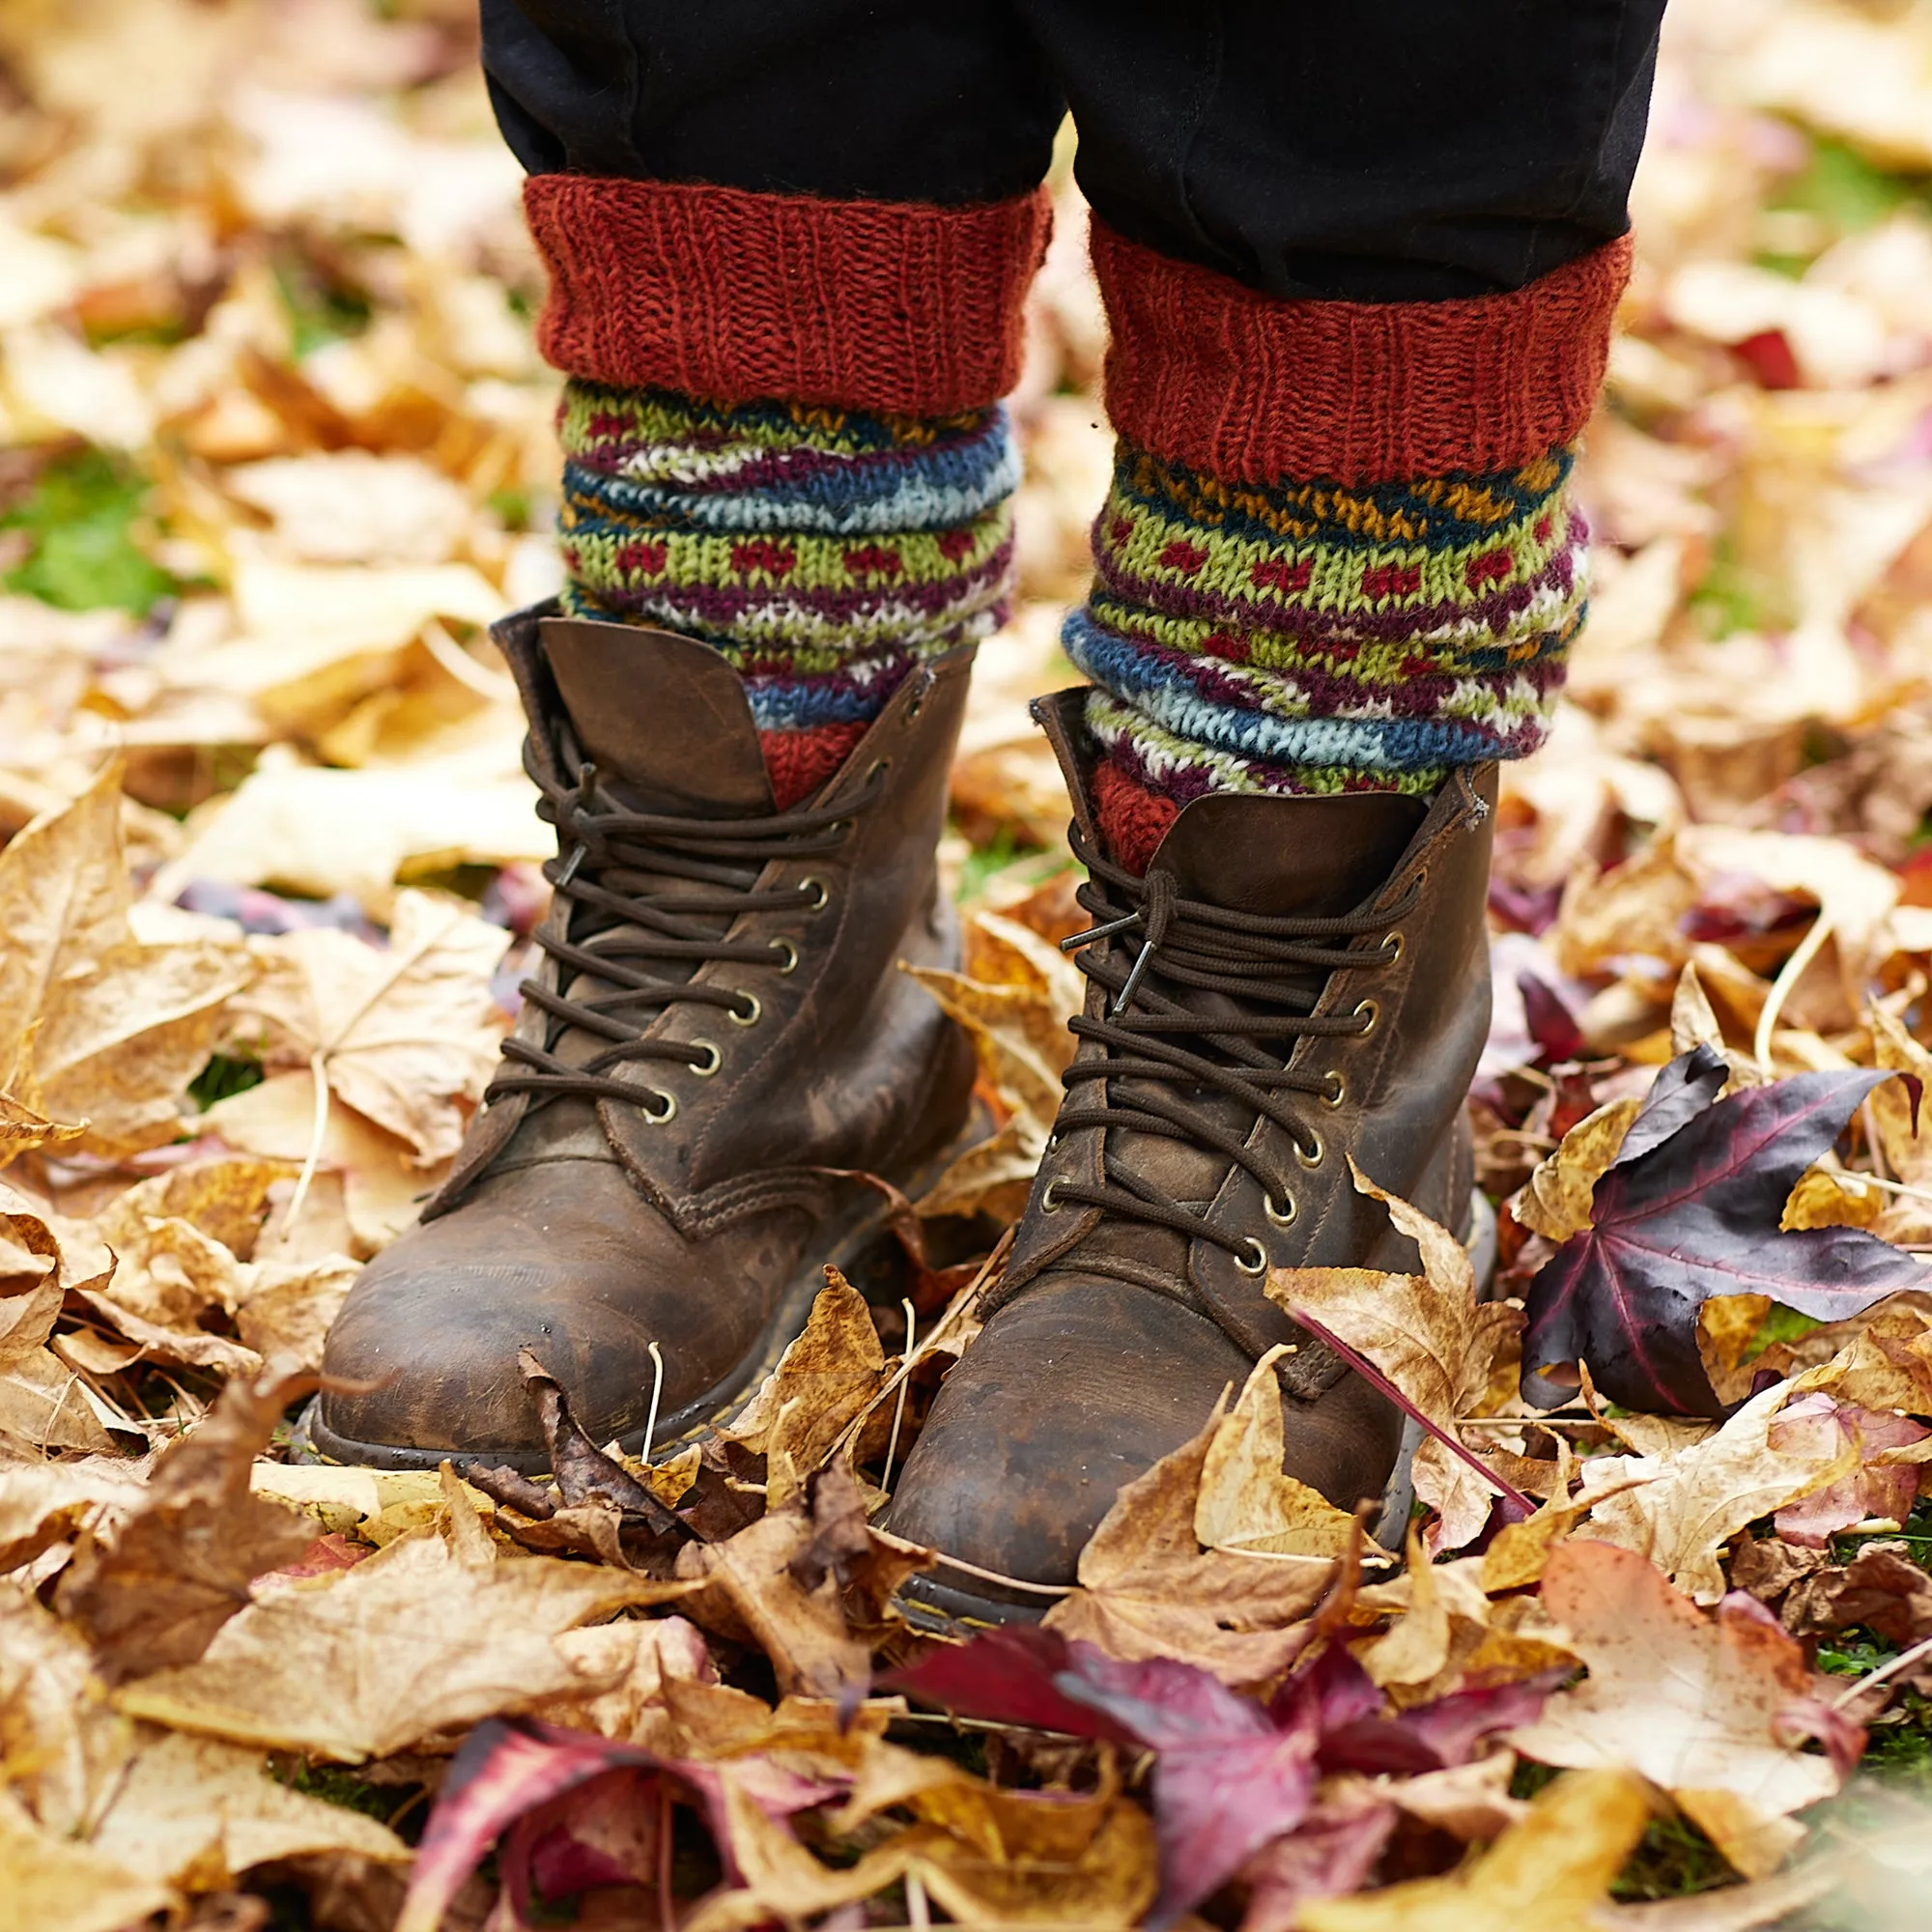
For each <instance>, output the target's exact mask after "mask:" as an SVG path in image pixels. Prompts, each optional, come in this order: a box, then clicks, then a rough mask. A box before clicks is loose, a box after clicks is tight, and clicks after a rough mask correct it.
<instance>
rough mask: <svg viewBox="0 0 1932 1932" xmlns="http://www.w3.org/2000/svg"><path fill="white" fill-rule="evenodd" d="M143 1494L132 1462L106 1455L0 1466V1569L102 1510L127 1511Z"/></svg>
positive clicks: (33, 1554)
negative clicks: (70, 1460)
mask: <svg viewBox="0 0 1932 1932" xmlns="http://www.w3.org/2000/svg"><path fill="white" fill-rule="evenodd" d="M146 1493H147V1489H146V1485H145V1484H144V1483H143V1481H142V1479H141V1474H140V1472H139V1469H138V1465H137V1464H134V1463H128V1462H123V1461H120V1460H119V1459H117V1458H112V1457H102V1456H89V1457H84V1458H83V1459H82V1460H80V1461H79V1462H74V1463H14V1464H11V1465H8V1466H4V1467H0V1573H4V1572H6V1571H9V1570H16V1569H18V1568H19V1566H20V1565H21V1564H23V1563H29V1562H32V1560H33V1559H34V1558H35V1557H36V1556H38V1555H39V1554H40V1553H41V1551H42V1550H43V1549H44V1548H47V1546H48V1545H49V1544H52V1543H57V1542H59V1541H60V1539H61V1538H62V1537H64V1536H71V1535H72V1534H73V1533H74V1532H75V1531H76V1530H78V1529H80V1528H82V1527H83V1526H84V1525H87V1524H89V1523H90V1522H98V1521H99V1518H100V1517H101V1515H102V1514H103V1513H105V1512H113V1513H117V1514H118V1513H122V1512H125V1511H127V1510H128V1509H129V1508H130V1507H132V1506H133V1505H134V1504H136V1503H138V1502H139V1501H140V1499H141V1498H142V1497H143V1496H144V1495H145V1494H146Z"/></svg>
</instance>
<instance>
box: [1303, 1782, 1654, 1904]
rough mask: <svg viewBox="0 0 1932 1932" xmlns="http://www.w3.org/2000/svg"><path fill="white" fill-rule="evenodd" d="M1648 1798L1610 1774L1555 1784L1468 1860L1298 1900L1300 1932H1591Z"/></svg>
mask: <svg viewBox="0 0 1932 1932" xmlns="http://www.w3.org/2000/svg"><path fill="white" fill-rule="evenodd" d="M1649 1821H1650V1800H1649V1797H1648V1795H1647V1794H1646V1793H1645V1791H1644V1788H1643V1784H1642V1782H1641V1780H1639V1779H1637V1778H1634V1777H1632V1776H1629V1774H1628V1773H1625V1772H1618V1771H1598V1772H1581V1773H1577V1774H1576V1775H1574V1776H1569V1777H1561V1778H1558V1779H1557V1781H1556V1782H1555V1783H1554V1784H1553V1785H1551V1786H1550V1787H1549V1789H1548V1791H1546V1792H1545V1793H1544V1794H1543V1796H1542V1797H1540V1798H1539V1799H1538V1800H1537V1801H1536V1803H1535V1804H1533V1805H1532V1806H1531V1807H1530V1811H1529V1815H1528V1816H1527V1817H1526V1818H1524V1819H1523V1820H1522V1822H1521V1823H1520V1824H1517V1825H1512V1826H1511V1827H1510V1829H1509V1830H1508V1831H1507V1832H1505V1833H1503V1835H1502V1836H1501V1837H1500V1838H1498V1839H1497V1840H1496V1842H1495V1844H1494V1845H1493V1846H1492V1847H1491V1849H1490V1850H1489V1851H1488V1852H1487V1853H1485V1854H1484V1855H1483V1857H1482V1858H1481V1859H1479V1860H1478V1861H1476V1862H1475V1863H1474V1864H1473V1865H1464V1866H1462V1867H1461V1868H1459V1869H1458V1870H1456V1871H1453V1872H1451V1873H1450V1874H1449V1875H1448V1876H1447V1877H1445V1878H1423V1879H1411V1880H1409V1881H1408V1883H1407V1884H1406V1885H1392V1886H1389V1887H1387V1888H1386V1889H1383V1890H1380V1891H1370V1892H1363V1893H1360V1894H1358V1895H1357V1896H1355V1897H1353V1898H1323V1899H1316V1900H1313V1901H1311V1902H1309V1903H1307V1904H1305V1905H1303V1906H1302V1907H1301V1912H1300V1917H1299V1918H1298V1920H1297V1921H1296V1922H1297V1923H1298V1924H1299V1925H1300V1926H1302V1927H1303V1928H1304V1932H1495V1928H1498V1927H1501V1926H1514V1925H1528V1924H1534V1925H1536V1926H1537V1927H1539V1928H1540V1932H1600V1928H1599V1922H1598V1919H1597V1916H1596V1915H1597V1912H1598V1910H1599V1909H1600V1908H1601V1907H1603V1906H1605V1905H1606V1904H1607V1903H1608V1901H1609V1890H1610V1882H1611V1880H1613V1879H1614V1878H1615V1877H1616V1876H1617V1874H1618V1873H1619V1872H1620V1871H1621V1870H1622V1869H1623V1865H1624V1861H1625V1860H1626V1859H1627V1858H1629V1856H1630V1854H1631V1852H1632V1851H1633V1850H1634V1847H1635V1845H1636V1841H1637V1840H1638V1839H1639V1838H1640V1837H1641V1836H1642V1835H1643V1829H1644V1827H1645V1825H1646V1824H1648V1823H1649Z"/></svg>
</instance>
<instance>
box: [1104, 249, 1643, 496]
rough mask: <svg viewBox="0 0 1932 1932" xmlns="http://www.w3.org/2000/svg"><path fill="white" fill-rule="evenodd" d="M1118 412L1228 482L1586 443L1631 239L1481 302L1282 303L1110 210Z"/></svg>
mask: <svg viewBox="0 0 1932 1932" xmlns="http://www.w3.org/2000/svg"><path fill="white" fill-rule="evenodd" d="M1093 249H1094V272H1095V274H1096V275H1097V276H1098V277H1099V282H1100V291H1101V294H1102V296H1103V297H1104V298H1105V300H1106V304H1107V316H1108V321H1109V323H1110V325H1111V327H1112V336H1111V341H1110V346H1109V348H1108V351H1107V365H1106V392H1107V414H1108V417H1109V419H1110V420H1111V421H1112V423H1113V425H1114V428H1115V430H1116V432H1117V433H1118V434H1119V435H1121V436H1122V437H1123V438H1125V439H1126V440H1128V441H1129V442H1131V443H1132V444H1133V445H1134V446H1135V447H1136V448H1139V449H1145V450H1151V451H1152V452H1153V453H1154V454H1155V455H1157V456H1161V457H1164V458H1166V459H1167V461H1169V462H1170V463H1178V464H1186V465H1188V466H1190V467H1191V468H1193V469H1200V470H1204V471H1206V472H1208V474H1210V475H1214V476H1219V477H1222V478H1224V479H1225V480H1227V481H1229V482H1236V481H1239V482H1247V483H1278V482H1280V481H1282V480H1283V479H1284V478H1304V477H1305V478H1311V479H1312V478H1318V477H1319V478H1322V479H1325V480H1327V481H1330V482H1336V483H1346V484H1349V485H1350V486H1353V487H1360V486H1364V485H1370V484H1378V483H1402V482H1407V481H1410V480H1412V479H1414V478H1416V477H1422V476H1477V475H1483V474H1486V473H1488V472H1490V471H1492V470H1498V469H1520V467H1521V466H1522V465H1524V464H1526V463H1532V462H1534V461H1535V460H1536V459H1537V458H1539V457H1540V456H1542V455H1544V454H1545V453H1546V452H1547V451H1548V450H1551V449H1554V448H1556V447H1558V446H1560V445H1561V444H1564V443H1568V442H1573V441H1575V440H1576V439H1577V436H1578V434H1580V432H1581V430H1582V428H1583V425H1584V424H1585V423H1586V422H1587V421H1588V420H1589V417H1590V412H1591V410H1592V409H1593V408H1594V407H1595V405H1596V400H1597V391H1598V390H1599V388H1600V387H1601V386H1602V384H1603V380H1604V370H1605V365H1606V364H1607V362H1608V360H1609V348H1610V321H1611V318H1612V316H1613V315H1614V314H1615V312H1616V306H1617V300H1618V298H1619V297H1620V296H1621V295H1622V293H1623V288H1624V284H1625V282H1626V281H1628V279H1629V277H1630V257H1631V243H1630V239H1629V237H1628V236H1626V237H1623V238H1621V239H1619V240H1617V241H1609V242H1606V243H1605V245H1604V246H1603V247H1601V248H1598V249H1596V250H1594V251H1593V252H1592V253H1590V254H1588V255H1585V256H1583V257H1581V258H1580V259H1579V260H1577V261H1575V262H1570V263H1566V264H1565V265H1564V267H1562V268H1560V269H1555V270H1551V271H1550V272H1549V273H1548V274H1547V275H1544V276H1542V277H1541V278H1540V279H1539V280H1537V281H1534V282H1531V283H1530V284H1529V286H1528V287H1527V288H1523V289H1518V290H1515V291H1513V292H1512V293H1510V294H1507V295H1496V296H1483V297H1479V298H1472V299H1469V300H1465V301H1436V302H1346V301H1281V300H1277V299H1274V298H1270V297H1267V296H1264V295H1258V294H1256V293H1255V292H1254V291H1253V290H1252V289H1247V288H1243V287H1242V286H1241V285H1240V284H1239V283H1238V282H1236V281H1233V280H1231V279H1230V278H1229V277H1228V276H1226V275H1220V274H1216V273H1215V272H1214V270H1211V269H1204V268H1200V267H1197V266H1196V265H1194V264H1192V263H1188V262H1175V261H1170V260H1169V259H1168V258H1167V257H1166V256H1164V255H1157V254H1155V253H1154V252H1153V250H1152V249H1151V248H1144V247H1142V246H1141V245H1140V244H1139V243H1138V242H1134V241H1127V240H1126V239H1125V238H1124V237H1122V236H1121V235H1118V234H1116V233H1115V232H1114V231H1113V230H1112V229H1110V228H1109V227H1108V226H1107V224H1106V223H1105V222H1104V221H1100V220H1098V219H1096V220H1095V221H1094V231H1093Z"/></svg>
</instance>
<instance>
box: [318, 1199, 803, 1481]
mask: <svg viewBox="0 0 1932 1932" xmlns="http://www.w3.org/2000/svg"><path fill="white" fill-rule="evenodd" d="M570 1166H571V1168H576V1167H579V1166H581V1167H582V1168H583V1169H584V1170H586V1171H585V1172H582V1173H577V1172H571V1171H567V1170H565V1169H563V1168H562V1167H561V1166H560V1165H559V1166H554V1167H552V1168H550V1169H544V1168H532V1169H528V1170H525V1171H521V1172H512V1173H510V1174H507V1175H503V1176H501V1177H499V1178H497V1179H492V1180H491V1181H490V1182H489V1183H487V1184H486V1186H485V1188H484V1189H483V1190H481V1191H480V1192H479V1194H478V1195H477V1196H475V1197H472V1198H471V1199H470V1200H468V1201H466V1202H465V1203H464V1204H463V1205H462V1206H461V1207H459V1208H456V1209H455V1210H453V1211H452V1212H450V1213H449V1214H447V1215H444V1216H442V1217H441V1218H440V1219H438V1220H434V1221H428V1222H425V1223H423V1224H422V1225H421V1226H419V1227H416V1228H412V1229H411V1230H410V1231H409V1232H408V1233H407V1234H405V1235H403V1236H401V1237H400V1238H399V1239H398V1240H397V1241H395V1242H394V1243H393V1244H392V1245H391V1246H390V1247H388V1248H387V1249H385V1250H384V1252H383V1254H382V1255H380V1256H379V1257H378V1258H377V1259H376V1260H375V1261H373V1262H372V1263H370V1264H369V1265H368V1267H366V1268H365V1269H364V1270H363V1272H362V1274H361V1276H360V1278H359V1279H358V1280H357V1281H356V1283H355V1287H354V1288H353V1289H352V1290H351V1292H350V1294H349V1298H348V1300H347V1301H346V1302H345V1303H344V1304H343V1307H342V1310H341V1313H340V1314H339V1315H338V1316H337V1317H336V1319H335V1322H334V1325H333V1326H332V1327H331V1328H330V1330H329V1334H328V1342H327V1349H326V1350H325V1353H324V1357H323V1373H324V1375H325V1376H326V1377H327V1378H328V1380H329V1382H331V1383H333V1384H334V1386H332V1387H328V1388H327V1389H326V1391H325V1393H324V1395H323V1398H322V1402H321V1405H320V1406H319V1408H318V1409H317V1411H316V1415H315V1420H314V1423H313V1424H312V1427H311V1435H312V1438H313V1440H314V1442H315V1445H316V1447H317V1448H319V1449H321V1450H322V1451H323V1452H324V1453H325V1454H327V1455H329V1456H332V1457H335V1458H338V1459H339V1460H342V1461H354V1462H364V1463H372V1464H375V1465H377V1466H383V1465H389V1466H406V1467H421V1466H432V1465H434V1463H435V1462H436V1461H437V1460H438V1458H439V1457H440V1456H445V1455H456V1456H475V1457H479V1458H481V1459H483V1460H484V1461H487V1462H494V1463H510V1464H511V1465H512V1466H514V1467H517V1468H521V1469H525V1470H538V1469H542V1468H544V1467H546V1466H547V1465H548V1451H547V1449H546V1446H545V1442H544V1437H543V1432H542V1429H541V1427H540V1426H539V1423H538V1419H537V1414H536V1409H535V1406H534V1405H533V1404H532V1403H531V1401H530V1399H529V1397H528V1395H527V1393H526V1389H525V1386H524V1381H523V1377H522V1374H521V1373H520V1371H519V1369H518V1366H517V1357H518V1354H519V1352H520V1350H524V1349H528V1350H530V1351H531V1352H532V1353H533V1354H534V1355H535V1356H536V1357H537V1359H538V1360H539V1361H540V1362H542V1364H543V1365H544V1367H545V1368H546V1369H547V1370H549V1371H550V1373H551V1374H552V1375H553V1376H554V1377H555V1378H556V1379H557V1380H558V1381H559V1382H560V1383H562V1385H563V1387H564V1389H565V1390H566V1392H567V1393H568V1395H569V1398H570V1403H571V1408H572V1412H573V1413H574V1414H575V1415H576V1417H577V1419H578V1420H579V1421H580V1422H581V1423H582V1425H583V1427H584V1429H585V1430H586V1431H587V1432H588V1433H589V1434H590V1435H591V1436H592V1437H593V1438H594V1439H595V1440H597V1441H599V1442H603V1441H606V1440H608V1439H609V1438H610V1437H611V1436H613V1435H614V1436H626V1435H629V1434H630V1433H632V1432H634V1431H635V1430H636V1429H637V1428H638V1427H639V1425H641V1424H642V1423H643V1422H644V1420H645V1417H646V1415H647V1414H648V1412H649V1408H650V1402H651V1391H652V1384H653V1378H654V1376H655V1374H656V1368H655V1365H654V1363H653V1361H652V1359H651V1356H650V1345H651V1343H652V1342H653V1341H656V1342H659V1343H661V1344H662V1348H661V1351H660V1352H661V1355H662V1358H663V1361H664V1365H665V1366H664V1387H663V1389H662V1392H661V1398H662V1399H661V1406H660V1414H661V1416H664V1417H670V1416H673V1415H676V1414H677V1413H678V1412H679V1411H680V1410H681V1409H682V1408H684V1407H686V1406H690V1405H691V1404H692V1403H694V1402H698V1401H700V1400H701V1399H702V1398H703V1397H704V1396H705V1395H706V1393H707V1391H709V1390H710V1389H711V1388H712V1387H713V1386H714V1385H716V1384H718V1383H720V1381H721V1380H722V1379H728V1378H730V1376H731V1375H732V1373H733V1372H734V1371H735V1370H737V1369H739V1368H741V1367H742V1366H743V1365H744V1363H745V1361H746V1360H747V1358H748V1356H749V1353H750V1351H752V1350H753V1349H754V1347H755V1345H756V1343H757V1340H758V1335H759V1328H760V1323H761V1321H763V1319H764V1317H765V1315H766V1313H767V1312H768V1311H767V1310H766V1308H765V1307H764V1305H763V1303H762V1301H760V1302H759V1303H758V1304H757V1305H755V1306H754V1305H753V1298H752V1297H750V1296H746V1297H743V1298H741V1299H740V1298H729V1297H722V1296H719V1297H704V1296H699V1295H694V1294H693V1293H692V1292H691V1281H690V1275H691V1268H692V1261H691V1256H690V1253H689V1251H688V1250H686V1249H684V1248H683V1247H682V1245H681V1244H680V1243H679V1242H678V1240H677V1238H676V1236H674V1234H673V1233H672V1231H671V1230H669V1229H668V1227H667V1226H666V1225H665V1224H664V1223H663V1222H662V1221H661V1220H660V1219H659V1218H658V1216H657V1215H656V1214H655V1213H654V1212H653V1211H652V1210H651V1209H650V1208H648V1207H647V1205H646V1204H645V1203H644V1202H643V1201H642V1200H641V1198H640V1197H639V1196H638V1195H637V1193H636V1192H635V1190H633V1189H632V1188H631V1187H630V1186H629V1184H628V1183H627V1182H626V1181H625V1180H624V1179H622V1177H621V1176H620V1175H619V1174H618V1173H617V1171H616V1170H615V1169H614V1168H611V1167H609V1166H608V1165H606V1164H603V1163H588V1162H585V1163H572V1164H570ZM725 1245H727V1246H728V1245H730V1244H729V1243H726V1244H725ZM711 1259H715V1260H717V1261H718V1262H719V1264H720V1265H721V1266H722V1265H724V1264H725V1263H726V1262H728V1261H730V1260H732V1259H735V1257H733V1256H729V1255H721V1256H718V1257H712V1258H711Z"/></svg>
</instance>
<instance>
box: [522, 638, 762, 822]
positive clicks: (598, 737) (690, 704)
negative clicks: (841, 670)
mask: <svg viewBox="0 0 1932 1932" xmlns="http://www.w3.org/2000/svg"><path fill="white" fill-rule="evenodd" d="M541 636H542V639H543V654H544V657H545V659H546V660H547V662H548V663H549V665H550V670H551V675H552V677H553V678H554V679H555V681H556V689H557V696H559V697H560V698H561V699H562V700H563V708H564V710H565V712H566V713H567V714H568V716H569V719H570V725H571V729H572V731H573V733H574V734H575V736H576V738H577V742H578V744H579V745H580V746H581V747H582V753H583V755H584V756H585V757H586V758H589V759H591V760H592V761H593V762H594V763H595V764H596V766H597V770H598V773H599V775H600V777H601V778H602V779H604V780H605V781H608V782H609V784H610V786H611V795H612V796H613V797H614V798H615V799H616V800H617V801H618V802H619V803H620V804H621V805H623V806H625V807H627V808H628V809H629V810H633V811H651V812H664V813H668V814H671V815H674V816H677V817H695V818H758V817H766V816H769V815H770V814H771V813H772V812H773V811H775V810H777V807H776V805H775V804H774V802H773V798H772V785H771V780H770V779H769V778H768V777H767V776H766V774H765V758H764V753H763V752H762V751H761V750H760V749H759V745H758V729H757V725H755V724H754V723H753V718H752V707H751V705H750V704H749V703H747V702H746V698H745V686H744V682H743V680H742V679H741V678H740V677H739V675H738V673H737V672H736V671H735V670H733V669H732V668H731V667H730V666H729V665H728V664H726V663H725V660H724V658H723V657H721V656H720V655H719V654H718V652H717V651H715V650H713V649H712V648H711V646H710V645H709V644H705V643H700V642H698V641H697V640H696V639H694V638H680V637H678V636H676V635H675V634H674V633H672V632H669V631H654V630H647V629H645V628H644V627H642V626H641V625H635V624H600V623H595V622H592V621H591V620H589V619H588V618H582V617H547V618H546V619H545V620H544V622H543V624H542V626H541ZM571 776H574V775H573V774H565V777H566V778H569V777H571Z"/></svg>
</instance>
